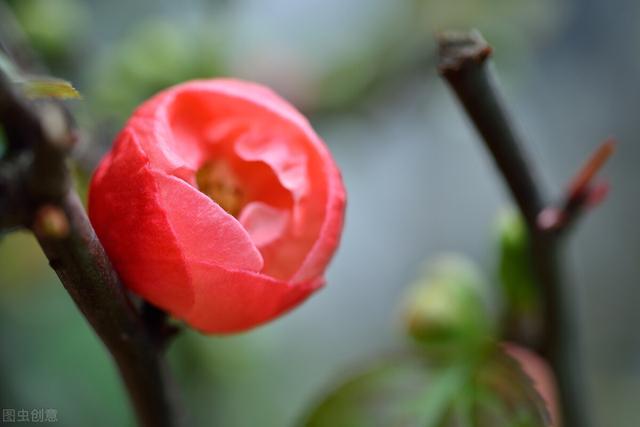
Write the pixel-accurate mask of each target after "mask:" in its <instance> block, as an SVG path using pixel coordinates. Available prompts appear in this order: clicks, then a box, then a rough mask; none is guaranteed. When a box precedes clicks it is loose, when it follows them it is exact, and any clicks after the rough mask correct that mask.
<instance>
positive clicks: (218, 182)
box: [196, 160, 245, 217]
mask: <svg viewBox="0 0 640 427" xmlns="http://www.w3.org/2000/svg"><path fill="white" fill-rule="evenodd" d="M196 183H197V184H198V189H199V190H200V191H201V192H203V193H204V194H206V195H207V196H209V197H210V198H211V199H212V200H213V201H214V202H216V203H217V204H218V205H220V207H221V208H222V209H224V210H225V211H227V212H228V213H229V214H230V215H233V216H235V217H237V216H238V214H239V213H240V211H241V210H242V208H243V206H244V205H245V197H244V193H243V192H242V190H241V188H240V184H239V182H238V179H237V178H236V176H235V174H234V173H233V170H232V169H231V167H230V166H229V165H228V164H227V163H226V162H224V161H222V160H214V161H211V162H208V163H205V164H204V166H202V167H201V168H200V169H198V172H196Z"/></svg>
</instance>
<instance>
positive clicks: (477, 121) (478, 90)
mask: <svg viewBox="0 0 640 427" xmlns="http://www.w3.org/2000/svg"><path fill="white" fill-rule="evenodd" d="M438 43H439V47H440V63H439V71H440V73H441V74H442V76H443V77H444V78H445V79H446V80H447V82H448V83H449V85H450V86H451V88H452V89H453V90H454V92H455V93H456V95H457V97H458V99H459V100H460V102H461V104H462V106H463V107H464V109H465V111H466V113H467V114H468V115H469V117H470V118H471V120H472V121H473V123H474V125H475V126H476V129H477V130H478V132H479V133H480V135H481V136H482V138H483V140H484V142H485V144H486V146H487V148H488V149H489V151H490V153H491V155H492V157H493V159H494V161H495V163H496V165H497V167H498V169H499V170H500V172H501V174H502V176H503V177H504V180H505V182H506V184H507V186H508V188H509V190H510V192H511V195H512V197H513V198H514V199H515V201H516V203H517V205H518V207H519V209H520V211H521V213H522V215H523V217H524V219H525V222H526V224H527V228H528V231H529V234H530V236H531V248H530V250H531V262H532V266H533V270H534V272H535V274H536V277H537V280H538V282H539V284H540V286H541V291H542V298H543V307H544V322H543V326H542V331H541V333H540V334H539V337H538V339H537V340H536V342H533V343H526V344H528V345H530V346H532V347H534V348H535V349H536V350H537V351H538V352H539V353H540V354H541V355H543V356H544V357H545V358H546V359H547V360H548V361H549V363H550V365H551V367H552V368H553V370H554V372H555V375H556V377H557V380H558V387H559V394H560V400H561V402H560V406H561V408H562V412H563V420H562V421H561V423H560V424H561V425H562V426H565V427H584V426H586V425H587V421H588V419H589V416H588V415H587V409H588V408H589V406H588V404H587V402H586V401H585V400H584V399H583V396H582V393H583V391H584V387H583V386H582V380H583V375H581V373H580V372H578V371H577V369H580V366H579V365H580V362H579V358H578V357H576V354H580V353H579V351H578V352H577V353H574V354H572V353H571V352H570V345H571V343H574V342H576V341H577V340H576V336H577V331H576V328H575V327H573V322H574V319H575V316H574V315H573V311H572V310H573V308H572V306H570V305H569V304H567V303H566V302H565V292H566V287H565V284H564V283H563V277H562V271H561V265H562V262H561V258H562V247H561V246H562V240H561V237H562V236H563V235H564V233H562V231H564V229H565V228H566V227H568V226H569V225H570V224H571V223H572V222H573V219H575V217H576V216H577V213H578V212H580V211H582V210H583V208H584V206H585V205H586V204H587V201H588V199H589V197H586V196H585V195H587V194H594V193H589V192H587V191H586V190H585V189H586V188H587V187H588V183H589V182H590V181H591V179H592V177H593V174H595V172H596V171H597V170H598V169H599V167H600V166H601V164H602V163H603V162H604V160H606V157H608V154H610V152H611V150H612V147H611V144H608V145H605V148H603V149H601V150H600V151H598V153H599V154H598V153H596V155H595V157H594V158H593V159H592V160H591V161H590V162H588V163H587V165H586V166H585V168H583V170H582V172H581V173H579V174H578V177H577V178H576V180H574V185H572V186H571V187H570V190H569V193H568V194H567V196H566V197H565V203H564V204H563V205H562V206H561V209H562V212H561V213H560V215H559V216H561V217H563V218H565V219H570V220H564V221H562V222H557V223H555V226H554V227H549V226H548V224H545V220H544V219H545V218H544V215H545V214H544V212H545V211H546V212H548V210H546V201H545V197H544V196H543V192H542V190H541V188H540V186H539V184H538V180H537V179H536V174H535V173H534V170H533V166H532V162H531V161H530V159H529V158H528V157H527V156H526V153H525V149H524V144H523V143H522V139H521V138H520V137H519V135H518V134H517V133H516V131H515V130H514V126H513V124H512V120H511V118H510V116H509V114H508V112H507V109H506V107H505V105H504V102H503V100H502V97H501V95H500V92H499V91H498V89H497V84H496V81H495V78H494V76H493V74H492V72H491V69H490V67H489V66H488V59H489V57H490V55H491V51H492V50H491V47H490V46H489V45H488V44H487V43H486V41H485V40H484V39H483V38H482V36H481V35H480V34H479V33H478V32H471V33H444V34H441V35H440V36H439V38H438ZM547 215H548V214H547Z"/></svg>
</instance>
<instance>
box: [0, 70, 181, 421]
mask: <svg viewBox="0 0 640 427" xmlns="http://www.w3.org/2000/svg"><path fill="white" fill-rule="evenodd" d="M0 123H1V124H2V125H3V127H4V128H5V131H6V134H7V136H8V139H9V153H8V156H7V158H6V159H3V160H2V161H1V163H0V171H1V172H2V173H0V178H1V179H2V182H0V187H2V185H1V184H3V183H4V187H5V188H7V189H11V191H7V192H5V191H4V190H3V192H2V194H1V195H0V200H5V199H6V200H7V201H8V203H7V204H6V205H0V219H2V220H0V225H2V226H3V227H4V226H6V227H9V226H11V227H15V226H18V225H22V226H26V227H29V228H31V229H32V230H33V231H34V234H35V235H36V237H37V239H38V241H39V243H40V245H41V247H42V249H43V251H44V253H45V255H46V256H47V258H48V259H49V263H50V265H51V267H52V268H53V269H54V270H55V272H56V273H57V275H58V277H59V278H60V280H61V281H62V284H63V285H64V287H65V289H66V290H67V291H68V292H69V294H70V295H71V297H72V299H73V300H74V302H75V303H76V305H77V306H78V308H79V309H80V311H81V312H82V313H83V314H84V316H85V318H86V319H87V321H88V322H89V324H90V325H91V326H92V327H93V329H94V330H95V332H96V333H97V334H98V336H99V337H100V338H101V339H102V341H103V342H104V344H105V345H106V347H107V348H108V349H109V351H110V352H111V354H112V355H113V358H114V360H115V362H116V364H117V366H118V368H119V370H120V373H121V374H122V378H123V380H124V382H125V384H126V386H127V389H128V391H129V394H130V396H131V399H132V401H133V404H134V407H135V410H136V414H137V418H138V422H139V424H140V425H141V426H148V427H152V426H153V427H156V426H161V427H162V426H167V427H170V426H176V425H179V424H180V416H179V415H180V414H178V411H177V409H176V408H177V406H176V399H175V396H174V395H173V391H172V385H171V384H170V381H169V378H168V377H167V373H166V370H165V367H164V361H163V357H162V351H161V350H162V349H161V348H160V345H159V343H158V341H157V339H156V337H155V336H154V332H153V331H151V330H150V329H148V328H147V324H146V323H145V322H143V321H142V319H141V317H140V316H139V314H138V313H137V311H136V310H135V309H134V307H133V306H132V304H131V302H130V301H129V299H128V297H127V294H126V292H125V290H124V288H123V286H122V284H121V283H120V281H119V279H118V276H117V275H116V273H115V271H114V269H113V268H112V266H111V263H110V261H109V259H108V257H107V255H106V253H105V251H104V249H103V247H102V245H101V244H100V242H99V240H98V238H97V237H96V235H95V232H94V230H93V228H92V227H91V224H90V222H89V219H88V217H87V215H86V213H85V210H84V208H83V206H82V203H81V202H80V200H79V198H78V196H77V194H76V193H75V192H74V191H73V189H72V188H71V184H70V179H69V174H68V170H67V168H66V164H65V162H66V155H67V154H68V152H69V150H70V148H71V147H72V145H73V142H74V138H73V135H72V133H71V132H70V131H69V126H68V125H69V122H68V118H67V117H66V115H65V113H64V112H63V111H62V110H61V109H60V108H59V106H58V105H56V104H55V103H52V102H46V103H41V104H38V105H36V104H33V103H28V102H27V101H26V100H24V99H23V98H22V97H21V96H20V95H19V94H17V93H16V92H15V91H14V90H13V88H12V86H11V85H10V84H9V83H8V81H7V80H6V78H4V76H2V75H0ZM4 218H10V220H4Z"/></svg>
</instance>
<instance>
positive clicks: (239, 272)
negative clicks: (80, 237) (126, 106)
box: [89, 80, 345, 333]
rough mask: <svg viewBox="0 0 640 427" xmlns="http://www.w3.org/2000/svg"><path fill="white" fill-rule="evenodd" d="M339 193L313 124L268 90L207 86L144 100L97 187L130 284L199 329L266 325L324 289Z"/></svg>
mask: <svg viewBox="0 0 640 427" xmlns="http://www.w3.org/2000/svg"><path fill="white" fill-rule="evenodd" d="M344 205H345V191H344V187H343V184H342V180H341V178H340V172H339V171H338V169H337V167H336V165H335V163H334V161H333V160H332V158H331V155H330V154H329V152H328V150H327V148H326V147H325V145H324V143H323V142H322V141H321V140H320V138H319V137H318V136H317V135H316V134H315V133H314V131H313V130H312V129H311V127H310V125H309V123H308V122H307V120H306V119H305V118H304V117H303V116H302V115H301V114H300V113H299V112H297V111H296V110H295V109H294V108H293V107H292V106H291V105H289V104H288V103H287V102H286V101H284V100H283V99H281V98H279V97H278V96H277V95H275V94H274V93H273V92H271V91H270V90H269V89H266V88H264V87H262V86H258V85H255V84H252V83H246V82H242V81H237V80H202V81H193V82H188V83H184V84H181V85H178V86H174V87H172V88H169V89H167V90H165V91H163V92H161V93H160V94H158V95H156V96H154V97H153V98H151V99H150V100H148V101H147V102H145V103H144V104H143V105H142V106H141V107H140V108H138V110H137V111H136V112H135V113H134V114H133V116H132V117H131V119H130V120H129V122H128V123H127V124H126V126H125V128H124V130H123V131H122V132H121V133H120V135H119V136H118V138H117V140H116V142H115V145H114V147H113V149H112V151H111V152H110V153H109V154H108V155H107V156H106V157H105V158H104V159H103V160H102V162H101V164H100V166H99V167H98V169H97V171H96V172H95V175H94V176H93V180H92V182H91V187H90V194H89V216H90V218H91V222H92V223H93V226H94V227H95V230H96V233H97V235H98V237H99V238H100V241H101V242H102V244H103V245H104V247H105V249H106V251H107V253H108V254H109V257H110V258H111V261H112V262H113V264H114V267H115V268H116V270H117V271H118V273H119V274H120V276H121V277H122V279H123V281H124V283H125V284H126V286H128V287H129V288H130V289H131V290H133V291H134V292H135V293H137V294H139V295H141V296H142V297H143V298H145V299H147V300H149V301H150V302H152V303H153V304H155V305H157V306H159V307H162V308H164V309H165V310H167V311H169V312H170V313H172V314H173V315H174V316H176V317H178V318H181V319H184V320H185V321H186V322H188V323H189V324H190V325H191V326H193V327H194V328H197V329H199V330H201V331H203V332H209V333H231V332H238V331H242V330H245V329H249V328H252V327H254V326H257V325H259V324H262V323H264V322H267V321H269V320H271V319H273V318H275V317H277V316H279V315H281V314H283V313H284V312H286V311H287V310H289V309H291V308H293V307H294V306H296V305H297V304H300V303H301V302H302V301H303V300H305V299H306V298H307V297H308V296H309V295H310V294H311V293H312V292H313V291H315V290H316V289H318V288H319V287H320V286H322V285H323V284H324V278H323V273H324V270H325V268H326V266H327V264H328V263H329V261H330V259H331V257H332V255H333V253H334V252H335V250H336V247H337V245H338V240H339V238H340V234H341V230H342V223H343V215H344Z"/></svg>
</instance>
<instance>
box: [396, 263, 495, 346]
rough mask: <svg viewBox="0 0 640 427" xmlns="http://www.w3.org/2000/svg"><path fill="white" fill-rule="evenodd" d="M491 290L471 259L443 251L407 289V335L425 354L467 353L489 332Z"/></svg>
mask: <svg viewBox="0 0 640 427" xmlns="http://www.w3.org/2000/svg"><path fill="white" fill-rule="evenodd" d="M492 305H493V304H492V298H491V288H490V287H489V286H488V285H487V284H486V282H485V280H484V279H483V277H482V274H481V273H480V272H479V271H478V269H477V268H476V267H475V265H474V264H473V263H471V262H470V261H468V260H467V259H465V258H463V257H461V256H458V255H443V256H440V257H439V258H437V259H436V260H434V261H433V262H431V263H430V264H429V265H428V266H427V270H426V274H425V275H424V277H422V278H421V279H419V280H418V281H417V282H416V283H415V284H414V286H413V289H411V290H410V292H409V294H408V298H407V302H406V304H405V309H404V319H405V325H406V328H407V330H408V332H409V334H410V335H411V336H412V337H413V338H414V339H416V340H417V341H418V342H420V343H421V344H423V345H424V347H425V348H426V349H427V350H430V352H432V353H434V354H437V355H442V356H447V357H448V356H452V355H454V354H455V355H460V354H461V353H467V352H470V351H471V352H473V351H474V350H476V349H478V347H479V346H482V345H484V343H487V342H491V338H492V337H493V336H494V329H495V327H494V325H495V321H494V320H495V316H494V314H493V313H494V310H492V307H491V306H492Z"/></svg>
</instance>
